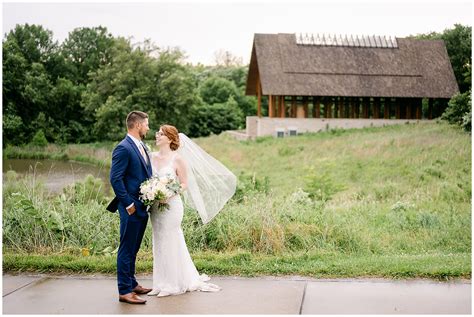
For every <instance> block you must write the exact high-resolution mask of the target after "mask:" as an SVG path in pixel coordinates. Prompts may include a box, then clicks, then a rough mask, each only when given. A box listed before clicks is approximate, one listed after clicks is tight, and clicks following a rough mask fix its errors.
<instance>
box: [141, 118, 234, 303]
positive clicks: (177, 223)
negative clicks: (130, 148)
mask: <svg viewBox="0 0 474 317" xmlns="http://www.w3.org/2000/svg"><path fill="white" fill-rule="evenodd" d="M156 145H157V146H158V147H159V151H158V152H152V153H151V163H152V169H153V176H159V177H163V176H167V175H170V174H171V176H172V177H177V179H178V180H179V182H180V184H181V192H182V193H183V195H184V196H185V198H186V201H187V202H188V203H189V204H190V205H191V207H194V208H195V209H196V210H197V211H198V213H199V215H200V216H201V219H202V220H203V223H207V222H209V221H210V220H211V219H212V218H213V217H214V216H215V215H217V213H218V212H219V211H220V210H221V209H222V207H223V206H224V204H225V203H226V202H227V200H229V199H230V198H231V197H232V195H233V194H234V192H235V186H236V177H235V176H234V175H233V174H232V173H231V172H230V171H229V170H228V169H227V168H225V166H223V165H222V164H221V163H219V162H218V161H217V160H215V159H214V158H212V157H211V156H210V155H209V154H207V153H206V152H205V151H204V150H202V149H201V148H200V147H199V146H198V145H196V144H195V143H194V142H193V141H191V140H190V139H189V138H188V137H187V136H186V135H184V134H182V133H179V134H178V130H177V129H176V128H175V127H174V126H171V125H163V126H161V127H160V130H159V132H157V133H156ZM167 203H168V208H167V209H166V210H164V211H158V210H155V209H154V208H152V209H151V211H150V219H151V225H152V236H153V289H152V291H151V292H149V293H148V295H149V296H153V295H155V296H158V297H163V296H169V295H178V294H183V293H185V292H187V291H205V292H217V291H219V290H220V287H219V286H217V285H215V284H212V283H208V282H207V281H209V280H210V278H209V277H208V276H207V275H205V274H202V275H199V273H198V271H197V269H196V267H195V266H194V263H193V261H192V259H191V256H190V255H189V251H188V248H187V246H186V242H185V240H184V234H183V231H182V229H181V221H182V220H183V211H184V207H183V201H182V200H181V197H180V195H175V196H173V197H171V198H170V199H169V200H168V201H167Z"/></svg>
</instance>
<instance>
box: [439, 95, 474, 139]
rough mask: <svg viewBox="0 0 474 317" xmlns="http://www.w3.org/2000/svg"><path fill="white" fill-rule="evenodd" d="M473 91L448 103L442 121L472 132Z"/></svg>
mask: <svg viewBox="0 0 474 317" xmlns="http://www.w3.org/2000/svg"><path fill="white" fill-rule="evenodd" d="M471 104H472V102H471V91H470V90H469V91H466V92H465V93H462V94H457V95H455V96H454V97H453V98H451V100H450V101H449V103H448V107H447V108H446V111H445V112H444V113H443V115H442V116H441V119H443V120H446V121H448V122H449V123H451V124H457V125H460V126H462V127H463V128H464V129H465V130H466V131H470V130H471V124H470V123H471V120H470V117H471V113H472V110H471V109H472V106H471Z"/></svg>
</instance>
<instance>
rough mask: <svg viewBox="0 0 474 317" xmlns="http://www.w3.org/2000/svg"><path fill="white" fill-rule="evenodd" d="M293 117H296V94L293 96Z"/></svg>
mask: <svg viewBox="0 0 474 317" xmlns="http://www.w3.org/2000/svg"><path fill="white" fill-rule="evenodd" d="M290 116H291V117H292V118H296V96H291V115H290Z"/></svg>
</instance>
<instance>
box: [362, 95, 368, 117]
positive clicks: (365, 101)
mask: <svg viewBox="0 0 474 317" xmlns="http://www.w3.org/2000/svg"><path fill="white" fill-rule="evenodd" d="M369 103H370V99H369V98H368V97H364V98H363V99H362V118H365V119H367V118H368V117H369Z"/></svg>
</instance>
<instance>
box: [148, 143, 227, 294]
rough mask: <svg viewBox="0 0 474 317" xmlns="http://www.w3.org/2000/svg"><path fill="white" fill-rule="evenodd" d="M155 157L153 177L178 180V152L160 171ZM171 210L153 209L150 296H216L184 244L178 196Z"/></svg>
mask: <svg viewBox="0 0 474 317" xmlns="http://www.w3.org/2000/svg"><path fill="white" fill-rule="evenodd" d="M154 155H156V153H152V156H151V162H152V168H153V175H154V176H159V177H163V176H166V175H168V174H171V175H172V176H174V177H176V171H175V168H174V165H173V162H174V159H175V157H176V152H175V153H174V154H173V156H172V158H171V159H170V162H168V164H166V165H164V166H162V167H161V168H159V167H158V166H157V163H156V159H154ZM168 204H169V208H168V209H166V210H164V211H157V210H154V209H153V208H152V210H151V212H150V220H151V226H152V235H153V290H152V291H151V292H150V293H148V295H149V296H153V295H154V296H158V297H163V296H169V295H178V294H183V293H185V292H188V291H204V292H217V291H219V290H220V289H221V288H220V287H219V286H217V285H215V284H211V283H206V281H208V280H210V278H209V277H208V276H207V275H205V274H202V275H199V273H198V271H197V269H196V267H195V266H194V263H193V261H192V259H191V256H190V255H189V251H188V248H187V246H186V242H185V240H184V234H183V230H182V229H181V221H182V220H183V211H184V207H183V201H182V200H181V197H180V196H179V195H176V196H174V197H172V198H171V199H170V200H169V201H168Z"/></svg>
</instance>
